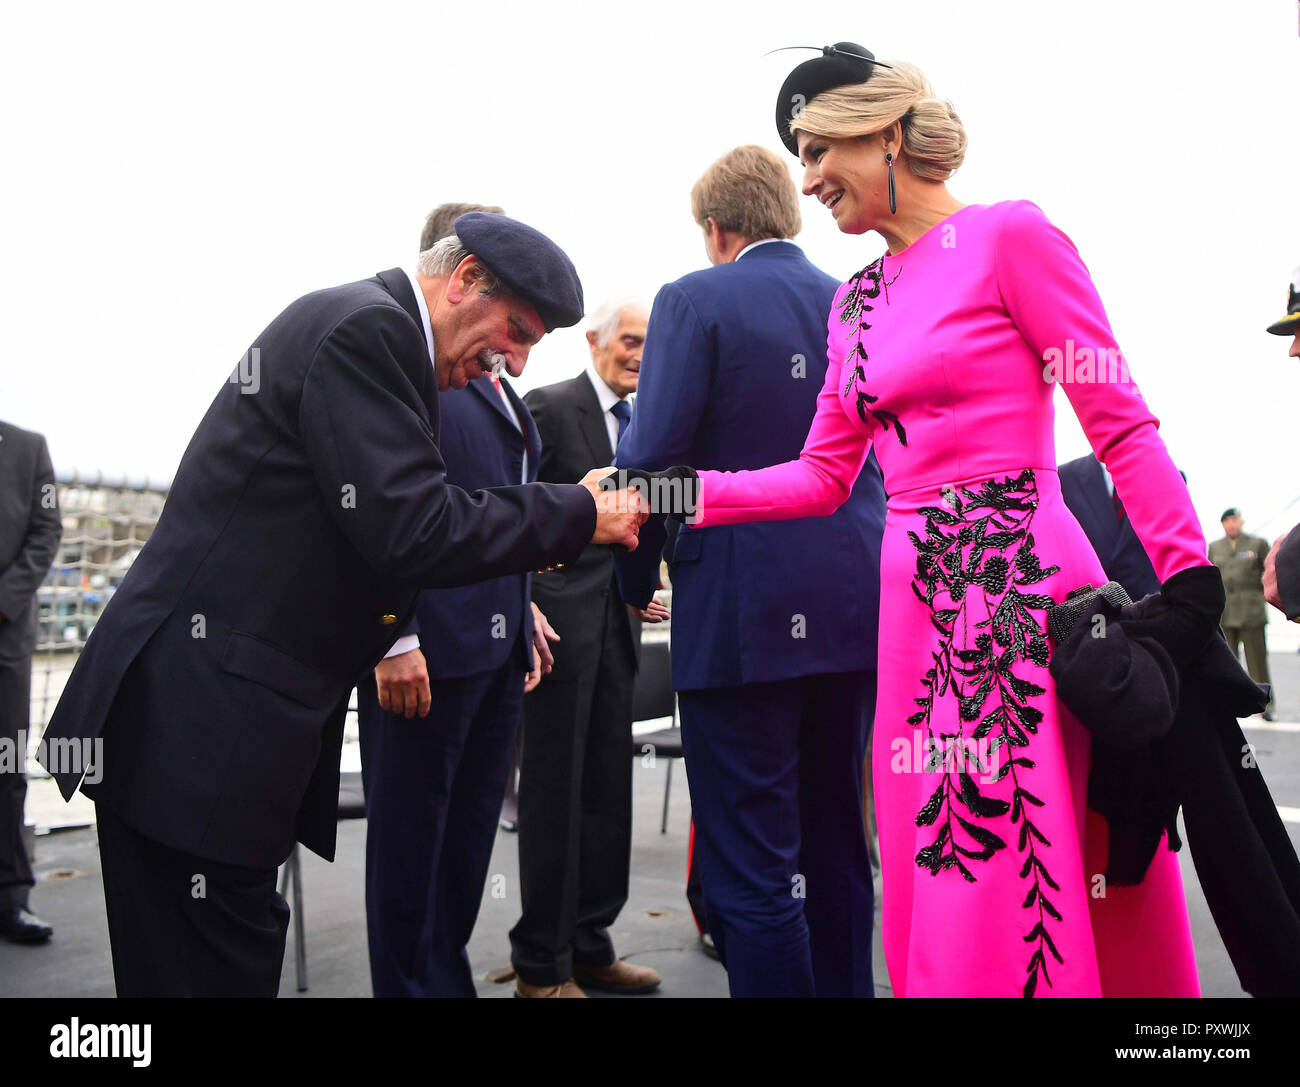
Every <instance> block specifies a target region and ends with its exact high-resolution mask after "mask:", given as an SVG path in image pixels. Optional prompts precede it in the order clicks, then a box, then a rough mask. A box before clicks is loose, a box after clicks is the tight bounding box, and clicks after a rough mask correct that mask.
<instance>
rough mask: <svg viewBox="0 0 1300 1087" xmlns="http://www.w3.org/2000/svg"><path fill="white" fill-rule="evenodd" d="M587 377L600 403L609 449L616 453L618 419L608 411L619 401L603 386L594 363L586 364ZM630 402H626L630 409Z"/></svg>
mask: <svg viewBox="0 0 1300 1087" xmlns="http://www.w3.org/2000/svg"><path fill="white" fill-rule="evenodd" d="M587 377H589V378H590V379H591V387H592V388H593V389H595V390H596V399H597V400H599V401H600V410H601V411H602V412H603V413H604V416H605V433H606V434H608V435H609V447H610V449H612V450H614V452H616V453H617V452H618V418H617V417H616V416H615V415H614V414H613V413H612V412H611V411H610V410H609V409H610V408H612V407H613V406H614V405H615V404H617V403H618V402H619V401H620V400H621V399H623V398H622V397H621V396H619V395H618V393H616V392H615V391H614V390H613V389H611V388H610V387H609V386H608V385H606V384H605V379H604V378H603V377H601V376H600V375H599V374H598V373H596V366H595V364H594V363H590V362H589V363H587ZM631 405H632V402H631V401H630V400H629V401H628V406H629V407H631ZM596 467H597V468H604V467H605V466H604V465H603V464H598V465H596Z"/></svg>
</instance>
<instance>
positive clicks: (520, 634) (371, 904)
mask: <svg viewBox="0 0 1300 1087" xmlns="http://www.w3.org/2000/svg"><path fill="white" fill-rule="evenodd" d="M471 211H481V212H493V213H496V214H501V213H502V212H501V209H500V208H493V207H486V206H482V205H477V204H444V205H442V206H440V207H437V208H435V209H434V210H433V211H432V212H430V213H429V216H428V219H427V220H426V223H425V228H424V231H423V232H422V234H421V238H420V245H421V252H423V251H425V250H427V249H430V248H432V247H433V245H434V244H435V243H436V242H439V241H441V240H442V239H443V238H445V237H446V236H447V235H449V234H450V233H452V224H453V223H454V221H455V220H456V219H457V218H458V217H459V216H460V215H463V214H465V213H467V212H471ZM438 407H439V412H440V414H441V423H442V434H441V440H440V441H439V443H438V449H439V451H440V452H441V453H442V456H443V460H444V461H445V462H446V464H447V481H448V482H449V483H453V484H455V485H456V486H458V487H461V488H463V489H464V490H466V491H476V490H479V489H480V488H486V487H503V486H510V485H512V484H518V483H530V482H532V481H533V480H535V479H536V478H537V466H538V462H539V457H540V453H541V439H540V437H539V436H538V433H537V427H536V425H534V423H533V418H532V416H531V415H530V414H529V412H528V409H527V408H526V407H525V406H524V403H523V401H522V400H520V399H519V397H518V396H517V395H515V391H514V390H513V389H512V388H511V387H510V384H509V382H508V381H505V380H503V379H495V378H493V377H491V376H484V377H480V378H477V379H475V380H474V381H471V382H470V383H469V384H468V385H467V386H466V387H465V388H464V389H452V390H449V391H448V392H447V393H446V394H444V395H443V396H442V397H440V398H439V401H438ZM530 586H531V577H530V575H528V574H513V575H510V576H507V577H499V578H493V579H491V580H490V581H482V582H479V583H477V584H475V585H467V586H464V587H462V588H458V589H427V590H425V591H424V592H422V593H421V594H420V597H419V600H418V602H417V604H416V610H415V616H414V618H413V619H412V621H411V622H410V623H409V624H408V625H407V627H406V628H405V629H404V630H403V632H402V636H401V637H400V638H398V640H397V641H396V642H395V643H394V645H393V647H392V649H390V650H389V651H388V654H387V656H386V657H385V658H384V660H383V661H381V662H380V663H379V665H378V666H377V667H376V668H375V671H374V674H373V675H372V676H369V677H367V679H366V680H365V681H364V682H363V683H362V684H361V685H359V686H358V688H357V713H358V717H359V718H360V724H361V763H362V772H363V774H362V776H363V781H364V784H365V793H366V818H367V828H366V921H367V929H368V933H369V939H370V977H371V982H372V984H373V987H374V993H375V996H474V995H475V988H474V981H473V977H472V975H471V973H470V967H469V959H468V956H467V954H466V950H465V945H466V944H467V943H468V942H469V938H470V935H471V933H472V932H473V930H474V923H475V920H476V919H477V917H478V911H479V904H480V902H481V900H482V895H483V886H484V882H485V880H486V878H487V869H488V864H489V861H490V859H491V855H492V843H493V840H494V836H495V835H494V831H495V830H496V822H497V813H498V811H499V810H500V807H501V796H502V794H503V793H504V791H505V787H506V776H507V774H508V772H509V763H510V751H511V744H512V742H513V740H514V736H515V731H516V729H517V727H518V723H519V713H520V703H521V700H522V698H523V692H524V684H525V673H528V672H532V676H531V677H530V680H532V681H535V679H536V678H540V671H536V672H534V671H533V667H534V666H533V659H534V653H535V652H536V651H535V649H534V647H533V644H532V643H533V638H534V623H533V616H532V610H531V606H530V604H529V594H530V591H531V587H530ZM539 633H540V631H539ZM539 640H541V645H542V648H543V652H544V653H545V654H546V655H547V656H549V650H546V649H545V641H544V639H539ZM417 715H418V717H419V718H421V720H418V721H417V720H413V718H415V717H417Z"/></svg>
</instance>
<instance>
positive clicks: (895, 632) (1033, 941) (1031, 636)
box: [695, 43, 1209, 996]
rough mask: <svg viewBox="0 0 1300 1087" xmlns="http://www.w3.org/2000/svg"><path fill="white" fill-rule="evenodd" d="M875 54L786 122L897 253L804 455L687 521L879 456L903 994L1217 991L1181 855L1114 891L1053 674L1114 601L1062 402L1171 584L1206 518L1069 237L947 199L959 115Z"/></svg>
mask: <svg viewBox="0 0 1300 1087" xmlns="http://www.w3.org/2000/svg"><path fill="white" fill-rule="evenodd" d="M855 54H856V55H855ZM863 57H867V58H869V57H870V54H868V53H866V51H865V50H863V49H862V48H861V47H860V46H853V45H851V43H842V44H841V46H838V47H835V50H834V51H833V52H830V53H828V54H827V55H826V56H824V57H819V58H817V59H815V60H813V61H809V62H807V63H806V64H803V65H800V66H799V67H798V68H796V69H795V71H794V73H792V75H791V77H790V79H789V80H787V83H786V86H785V88H784V89H783V90H782V97H781V103H779V104H778V122H779V125H785V126H788V127H782V129H781V131H782V139H783V140H784V141H785V142H786V144H787V146H788V147H790V148H791V150H797V153H798V155H799V158H800V161H801V162H802V163H803V164H804V166H805V170H806V172H805V175H804V192H805V193H806V194H808V195H810V196H815V197H817V198H818V199H819V200H820V201H821V202H822V204H823V205H825V206H826V207H827V208H828V209H829V211H830V214H831V215H832V216H833V217H834V219H835V222H836V225H837V226H838V227H839V229H840V230H841V231H843V232H845V233H849V234H862V233H865V232H867V231H868V230H876V231H878V232H879V233H880V234H882V235H883V236H884V238H885V240H886V242H887V243H888V246H889V248H888V251H887V252H886V253H885V254H884V255H883V256H882V257H880V258H879V259H876V260H874V261H872V262H871V263H869V264H868V265H867V266H866V267H865V268H863V269H862V270H861V271H860V272H858V273H857V274H856V275H854V276H853V277H852V278H850V279H849V281H848V282H847V283H845V284H844V285H843V286H842V287H841V289H840V291H839V293H838V294H837V295H836V298H835V304H834V309H833V311H832V313H831V314H830V315H829V335H828V337H827V349H828V355H829V360H828V361H829V366H828V369H827V372H826V379H825V384H824V387H823V389H822V392H821V397H820V400H819V407H818V411H817V415H816V417H815V419H814V421H813V424H812V428H811V430H810V432H809V434H808V439H807V442H806V444H805V446H804V449H803V452H802V453H801V454H800V457H799V459H798V460H797V461H792V462H789V463H787V464H781V465H777V466H774V467H772V468H767V469H764V470H762V471H754V472H734V473H723V472H701V473H700V491H699V501H698V505H697V511H698V513H697V520H696V521H695V524H696V525H697V526H699V528H704V529H707V527H708V526H711V525H724V524H734V523H736V522H740V521H754V520H772V519H789V518H796V517H814V516H824V515H826V514H828V513H830V512H831V511H832V510H834V509H835V508H836V507H837V506H838V505H839V504H840V503H841V502H842V501H843V500H844V498H845V497H846V496H847V495H848V493H849V489H850V486H851V485H852V483H853V480H854V479H855V478H856V476H857V474H858V472H859V470H860V469H861V467H862V464H863V461H864V460H865V459H866V456H867V452H868V450H869V449H871V448H874V449H875V452H876V456H877V458H878V460H879V462H880V465H881V468H882V469H883V471H884V476H885V489H886V491H887V493H888V495H889V502H888V516H887V520H886V526H885V538H884V546H883V552H882V556H881V568H880V578H881V607H880V615H881V619H880V623H881V627H880V657H879V665H878V667H879V675H880V688H879V695H878V701H877V705H876V716H875V736H874V740H873V748H874V756H873V757H874V766H873V779H874V785H875V798H876V804H877V810H878V822H879V831H880V853H881V863H882V870H883V895H882V898H883V903H882V908H883V940H884V949H885V959H886V963H887V965H888V969H889V976H890V980H891V982H892V984H893V988H894V992H895V993H896V995H898V996H1019V995H1022V994H1023V995H1024V996H1101V995H1106V996H1196V995H1199V986H1198V981H1197V976H1196V968H1195V962H1194V959H1193V954H1192V941H1191V933H1190V929H1189V926H1188V921H1187V908H1186V903H1185V900H1184V896H1183V889H1182V882H1181V877H1180V873H1179V868H1178V860H1177V857H1176V856H1175V854H1174V853H1172V852H1170V851H1169V850H1168V849H1167V848H1165V844H1164V843H1162V845H1161V848H1160V849H1159V850H1158V851H1157V853H1156V857H1155V859H1154V861H1153V862H1152V863H1151V865H1150V867H1149V869H1148V871H1147V874H1146V878H1145V879H1144V881H1143V882H1142V883H1140V884H1139V885H1137V886H1127V887H1116V886H1109V887H1108V886H1106V884H1105V880H1104V876H1103V873H1104V872H1105V869H1106V848H1107V840H1106V839H1107V828H1106V823H1105V821H1104V820H1103V819H1102V818H1101V817H1100V816H1098V815H1096V814H1095V813H1091V812H1089V811H1087V809H1086V804H1085V800H1086V795H1087V781H1088V768H1089V742H1090V741H1089V734H1088V732H1087V731H1086V730H1085V729H1084V727H1083V726H1082V725H1081V724H1080V723H1079V722H1078V721H1077V720H1076V719H1075V718H1074V717H1073V716H1071V714H1070V713H1069V712H1068V711H1067V710H1066V709H1065V707H1064V706H1063V705H1062V704H1061V703H1060V702H1059V701H1058V700H1057V698H1056V697H1055V693H1054V689H1053V683H1052V679H1051V677H1050V676H1049V674H1048V668H1047V666H1048V661H1049V658H1050V654H1051V647H1050V644H1049V642H1048V639H1047V636H1046V622H1045V609H1046V608H1047V607H1048V606H1049V605H1050V604H1052V603H1053V602H1057V601H1060V600H1063V599H1064V598H1065V596H1066V595H1067V594H1068V593H1069V592H1070V591H1071V590H1072V589H1074V588H1076V587H1078V586H1080V585H1082V584H1084V583H1092V584H1093V585H1100V584H1102V583H1103V582H1105V581H1106V576H1105V574H1104V573H1103V572H1102V568H1101V564H1100V563H1099V561H1098V559H1097V556H1096V555H1095V553H1094V552H1093V550H1092V548H1091V546H1090V545H1089V543H1088V541H1087V539H1086V537H1085V536H1084V533H1083V531H1082V529H1080V527H1079V525H1078V523H1077V522H1076V521H1075V519H1074V517H1073V516H1072V515H1071V514H1070V512H1069V510H1068V509H1067V508H1066V506H1065V504H1064V502H1063V501H1062V499H1061V490H1060V485H1059V482H1058V480H1057V475H1056V463H1057V461H1056V454H1055V450H1054V448H1053V438H1052V434H1053V431H1052V413H1053V407H1052V394H1053V391H1054V389H1055V387H1056V384H1058V383H1060V384H1062V385H1063V387H1064V390H1065V394H1066V396H1067V397H1068V399H1069V401H1070V403H1071V405H1072V406H1073V408H1074V411H1075V412H1076V414H1077V415H1078V417H1079V421H1080V422H1081V423H1082V425H1083V429H1084V431H1085V433H1086V434H1087V436H1088V439H1089V441H1090V443H1091V445H1092V448H1093V450H1094V452H1095V453H1096V454H1097V456H1098V457H1099V458H1100V460H1101V461H1102V462H1103V463H1104V464H1105V465H1106V467H1107V469H1108V470H1109V471H1110V474H1111V476H1112V477H1113V478H1114V480H1115V486H1116V489H1117V491H1118V492H1119V493H1120V494H1121V495H1122V496H1123V500H1124V508H1125V511H1126V513H1127V516H1128V517H1129V518H1131V520H1132V523H1133V527H1134V528H1135V529H1136V531H1137V534H1138V536H1139V538H1140V539H1141V541H1142V543H1143V545H1144V546H1145V548H1146V550H1147V553H1148V554H1149V555H1150V557H1151V560H1152V562H1153V563H1154V565H1155V569H1156V572H1157V574H1158V575H1159V577H1160V578H1161V580H1162V581H1163V580H1166V579H1168V578H1169V577H1170V576H1171V575H1173V574H1175V573H1177V572H1179V571H1181V570H1184V569H1187V568H1190V567H1195V566H1203V565H1207V564H1208V561H1209V560H1208V558H1207V557H1206V544H1205V540H1204V538H1203V536H1202V534H1201V530H1200V527H1199V523H1198V520H1197V517H1196V513H1195V511H1194V510H1193V508H1192V503H1191V500H1190V498H1189V497H1188V494H1187V490H1186V487H1185V485H1184V483H1183V480H1182V478H1181V476H1180V475H1179V473H1178V471H1177V469H1176V468H1175V467H1174V465H1173V462H1172V461H1171V460H1170V458H1169V454H1168V453H1167V452H1166V450H1165V447H1164V444H1163V442H1162V441H1161V439H1160V437H1159V435H1158V434H1157V429H1156V428H1157V420H1156V418H1155V417H1154V416H1153V415H1152V414H1151V411H1150V409H1149V408H1148V407H1147V405H1146V402H1145V401H1144V400H1143V399H1142V396H1141V394H1140V393H1139V392H1138V389H1137V387H1136V386H1135V385H1134V384H1133V383H1132V381H1131V380H1130V378H1129V375H1128V372H1127V367H1126V365H1125V362H1124V360H1123V357H1122V356H1121V355H1120V354H1119V351H1118V348H1117V347H1116V344H1115V338H1114V335H1113V334H1112V332H1111V329H1110V325H1109V323H1108V321H1107V319H1106V313H1105V310H1104V309H1103V307H1102V304H1101V300H1100V298H1099V297H1098V295H1097V291H1096V289H1095V287H1094V286H1093V284H1092V280H1091V278H1090V277H1089V274H1088V270H1087V269H1086V268H1085V267H1084V264H1083V261H1082V260H1081V259H1080V257H1079V254H1078V252H1077V251H1076V250H1075V248H1074V245H1073V244H1072V243H1071V242H1070V240H1069V238H1067V237H1066V236H1065V234H1063V233H1062V232H1061V231H1060V230H1058V229H1057V228H1056V227H1055V226H1053V225H1052V224H1051V223H1050V222H1049V221H1048V220H1047V218H1046V217H1045V216H1044V215H1043V213H1042V211H1040V210H1039V208H1038V207H1037V206H1036V205H1034V204H1032V203H1029V202H1028V201H1009V202H1005V203H998V204H990V205H967V206H963V205H962V204H960V203H959V202H958V201H957V200H955V199H954V198H953V197H952V195H951V194H950V193H949V192H948V189H947V187H946V185H945V184H944V179H946V178H947V177H948V176H949V175H950V174H951V173H952V171H953V170H955V169H956V168H957V166H959V165H960V163H961V160H962V156H963V153H964V150H965V145H966V137H965V133H964V131H963V129H962V127H961V122H960V121H959V120H958V118H957V116H956V113H955V112H954V111H953V109H952V107H951V106H950V105H949V104H947V103H945V102H942V101H940V100H939V99H937V98H936V97H935V96H934V92H933V91H932V89H931V88H930V85H929V83H928V82H927V81H926V79H925V77H924V76H923V75H922V74H921V72H920V71H919V70H917V69H916V68H915V67H913V66H911V65H907V64H901V63H895V64H891V66H889V67H886V66H884V65H883V64H880V63H875V62H869V61H868V60H865V59H862V58H863ZM891 205H892V206H891ZM697 530H698V529H697ZM808 559H809V561H817V562H821V561H825V562H833V561H835V557H834V556H831V555H826V556H808ZM843 574H844V577H845V578H853V577H862V576H869V575H870V572H868V571H859V570H851V569H846V570H844V572H843Z"/></svg>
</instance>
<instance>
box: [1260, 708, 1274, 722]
mask: <svg viewBox="0 0 1300 1087" xmlns="http://www.w3.org/2000/svg"><path fill="white" fill-rule="evenodd" d="M1262 716H1263V718H1264V720H1265V721H1271V720H1273V711H1272V710H1265V711H1264V713H1263V714H1262Z"/></svg>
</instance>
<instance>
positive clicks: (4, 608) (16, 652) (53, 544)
mask: <svg viewBox="0 0 1300 1087" xmlns="http://www.w3.org/2000/svg"><path fill="white" fill-rule="evenodd" d="M62 536H63V521H62V519H61V518H60V517H59V495H58V488H57V487H56V486H55V483H54V468H53V466H52V465H51V464H50V452H49V450H48V449H47V448H46V446H45V439H44V438H43V437H41V435H39V434H35V433H33V432H32V431H30V430H21V429H19V428H18V427H16V426H14V425H13V424H12V423H5V422H0V615H3V616H4V620H3V622H0V663H2V662H6V661H21V660H24V659H26V658H28V657H30V656H31V655H32V648H33V646H34V644H35V641H36V590H37V588H38V587H39V586H40V584H41V582H42V581H44V580H45V575H46V574H47V573H49V570H50V564H51V563H52V562H53V561H54V556H55V553H56V552H57V551H58V549H59V540H60V538H61V537H62Z"/></svg>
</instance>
